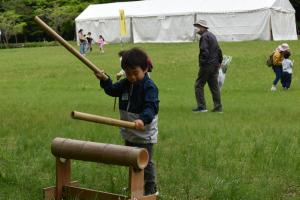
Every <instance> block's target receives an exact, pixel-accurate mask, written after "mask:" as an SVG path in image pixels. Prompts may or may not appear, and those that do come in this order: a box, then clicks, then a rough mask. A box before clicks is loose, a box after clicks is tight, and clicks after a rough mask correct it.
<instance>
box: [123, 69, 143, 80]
mask: <svg viewBox="0 0 300 200" xmlns="http://www.w3.org/2000/svg"><path fill="white" fill-rule="evenodd" d="M124 71H125V74H126V77H127V79H128V81H129V82H130V83H136V82H138V81H141V80H143V79H144V77H145V74H146V73H147V70H145V71H144V70H143V69H142V68H141V67H136V68H134V69H130V68H128V69H126V70H124Z"/></svg>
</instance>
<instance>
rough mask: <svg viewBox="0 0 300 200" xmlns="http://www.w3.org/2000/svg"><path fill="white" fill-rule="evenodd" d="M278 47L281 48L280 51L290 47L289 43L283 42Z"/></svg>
mask: <svg viewBox="0 0 300 200" xmlns="http://www.w3.org/2000/svg"><path fill="white" fill-rule="evenodd" d="M278 49H279V51H286V50H289V49H290V47H289V45H288V44H287V43H283V44H281V45H279V47H278Z"/></svg>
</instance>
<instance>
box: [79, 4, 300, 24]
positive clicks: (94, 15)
mask: <svg viewBox="0 0 300 200" xmlns="http://www.w3.org/2000/svg"><path fill="white" fill-rule="evenodd" d="M216 5H217V6H216ZM120 9H123V10H124V11H125V15H126V16H128V17H144V16H164V15H187V14H191V13H230V12H251V11H256V10H262V9H274V10H278V11H282V12H292V13H294V12H295V10H294V8H293V6H292V5H291V3H290V2H289V0H209V1H208V0H145V1H131V2H116V3H107V4H95V5H90V6H88V7H87V8H86V9H85V10H84V11H83V12H82V13H81V14H80V15H79V16H78V17H77V18H76V19H75V20H76V21H85V20H93V19H103V18H118V17H119V10H120Z"/></svg>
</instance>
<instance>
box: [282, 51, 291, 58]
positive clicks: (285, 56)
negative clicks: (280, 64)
mask: <svg viewBox="0 0 300 200" xmlns="http://www.w3.org/2000/svg"><path fill="white" fill-rule="evenodd" d="M290 56H291V53H290V52H289V51H285V52H284V53H283V57H284V58H289V57H290Z"/></svg>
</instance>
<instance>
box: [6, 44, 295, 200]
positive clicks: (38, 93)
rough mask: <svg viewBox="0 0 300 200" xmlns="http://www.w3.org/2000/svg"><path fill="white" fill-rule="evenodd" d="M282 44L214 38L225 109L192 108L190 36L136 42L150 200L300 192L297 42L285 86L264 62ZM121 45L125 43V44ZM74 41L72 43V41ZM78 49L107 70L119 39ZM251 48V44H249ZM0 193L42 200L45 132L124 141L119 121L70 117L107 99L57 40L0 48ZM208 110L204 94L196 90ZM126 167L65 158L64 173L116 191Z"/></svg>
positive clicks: (97, 109) (47, 174)
mask: <svg viewBox="0 0 300 200" xmlns="http://www.w3.org/2000/svg"><path fill="white" fill-rule="evenodd" d="M280 43H281V42H267V41H253V42H230V43H221V47H222V50H223V52H224V54H227V55H231V56H233V60H232V63H231V65H230V66H229V69H228V71H227V74H226V80H225V84H224V86H223V88H222V102H223V106H224V113H223V114H218V113H212V112H208V113H197V114H196V113H192V112H191V109H192V108H193V107H195V106H196V101H195V97H194V87H193V85H194V81H195V78H196V75H197V72H198V67H197V66H198V65H197V55H198V45H197V44H196V43H181V44H135V45H134V46H137V47H142V48H143V49H145V50H146V51H147V53H148V54H149V55H150V57H151V59H152V61H153V64H154V70H153V72H152V73H151V78H152V79H153V80H154V81H155V82H156V84H157V86H158V88H159V98H160V111H159V141H158V144H157V145H155V147H154V153H155V155H154V160H155V162H156V166H157V174H158V175H157V178H158V187H159V191H160V196H159V199H162V200H196V199H199V200H200V199H203V200H206V199H207V200H208V199H210V200H224V199H228V200H241V199H243V200H261V199H263V200H265V199H268V200H269V199H272V200H296V199H300V185H299V183H300V157H299V155H300V145H299V144H300V134H299V129H300V125H299V121H298V119H299V116H300V108H299V104H300V98H299V96H300V78H299V72H300V71H299V68H298V67H297V63H299V62H300V59H299V58H300V53H299V52H300V46H299V44H298V43H299V42H298V41H288V43H289V45H290V47H291V50H292V58H291V59H294V60H295V68H294V74H293V81H292V86H291V89H290V90H289V91H284V90H282V89H281V88H280V86H279V88H278V91H277V92H274V93H273V92H271V91H270V87H271V85H272V80H273V78H274V73H273V71H272V70H271V69H270V68H268V67H266V66H265V60H266V58H267V56H268V55H269V53H270V51H272V49H274V48H275V47H276V46H278V44H280ZM132 46H133V45H132V44H125V48H126V49H127V48H130V47H132ZM75 47H76V48H78V47H77V46H75ZM105 48H106V49H105V53H104V54H100V52H99V50H98V49H97V47H96V46H94V50H93V52H92V53H88V54H87V55H86V56H87V58H89V59H90V60H91V61H92V62H93V63H95V64H96V65H97V66H100V68H103V69H105V71H106V72H107V73H108V74H109V75H111V77H114V74H115V73H116V72H118V71H119V70H120V66H119V59H118V55H117V53H118V51H119V50H120V46H119V45H107V46H105ZM258 49H259V51H258ZM0 54H1V56H0V74H1V79H0V91H1V93H0V102H1V104H0V119H1V123H0V188H1V189H0V199H7V200H31V199H42V193H41V189H42V188H44V187H48V186H51V185H54V184H55V166H54V162H55V161H54V157H53V156H52V154H51V152H50V144H51V141H52V139H53V138H54V137H68V138H73V139H81V140H90V141H95V142H102V143H113V144H123V141H122V140H121V138H120V135H119V130H118V128H114V127H110V126H106V125H100V124H95V123H89V122H83V121H77V120H73V119H71V118H70V112H71V111H72V110H78V111H82V112H87V113H92V114H98V115H103V116H109V117H114V118H118V117H119V114H118V111H115V112H114V111H113V104H114V98H111V97H108V96H107V95H105V94H104V92H103V90H102V89H99V82H98V81H97V80H96V78H95V77H94V75H93V73H92V72H91V71H90V70H89V69H88V68H87V67H85V66H84V64H82V63H81V62H80V61H78V60H77V59H76V58H75V57H74V56H72V55H71V54H70V53H69V52H66V50H65V49H64V48H63V47H61V46H55V47H41V48H26V49H25V48H19V49H1V50H0ZM205 93H206V100H207V103H208V108H209V109H211V108H212V106H213V105H212V100H211V95H210V93H209V89H208V87H206V88H205ZM127 176H128V175H127V169H126V168H125V167H117V166H114V167H112V166H106V165H103V164H96V163H88V162H80V161H78V162H77V161H74V162H72V180H78V181H80V185H81V186H83V187H89V188H92V189H97V190H102V191H108V192H114V193H120V194H124V190H123V188H124V187H127Z"/></svg>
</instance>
